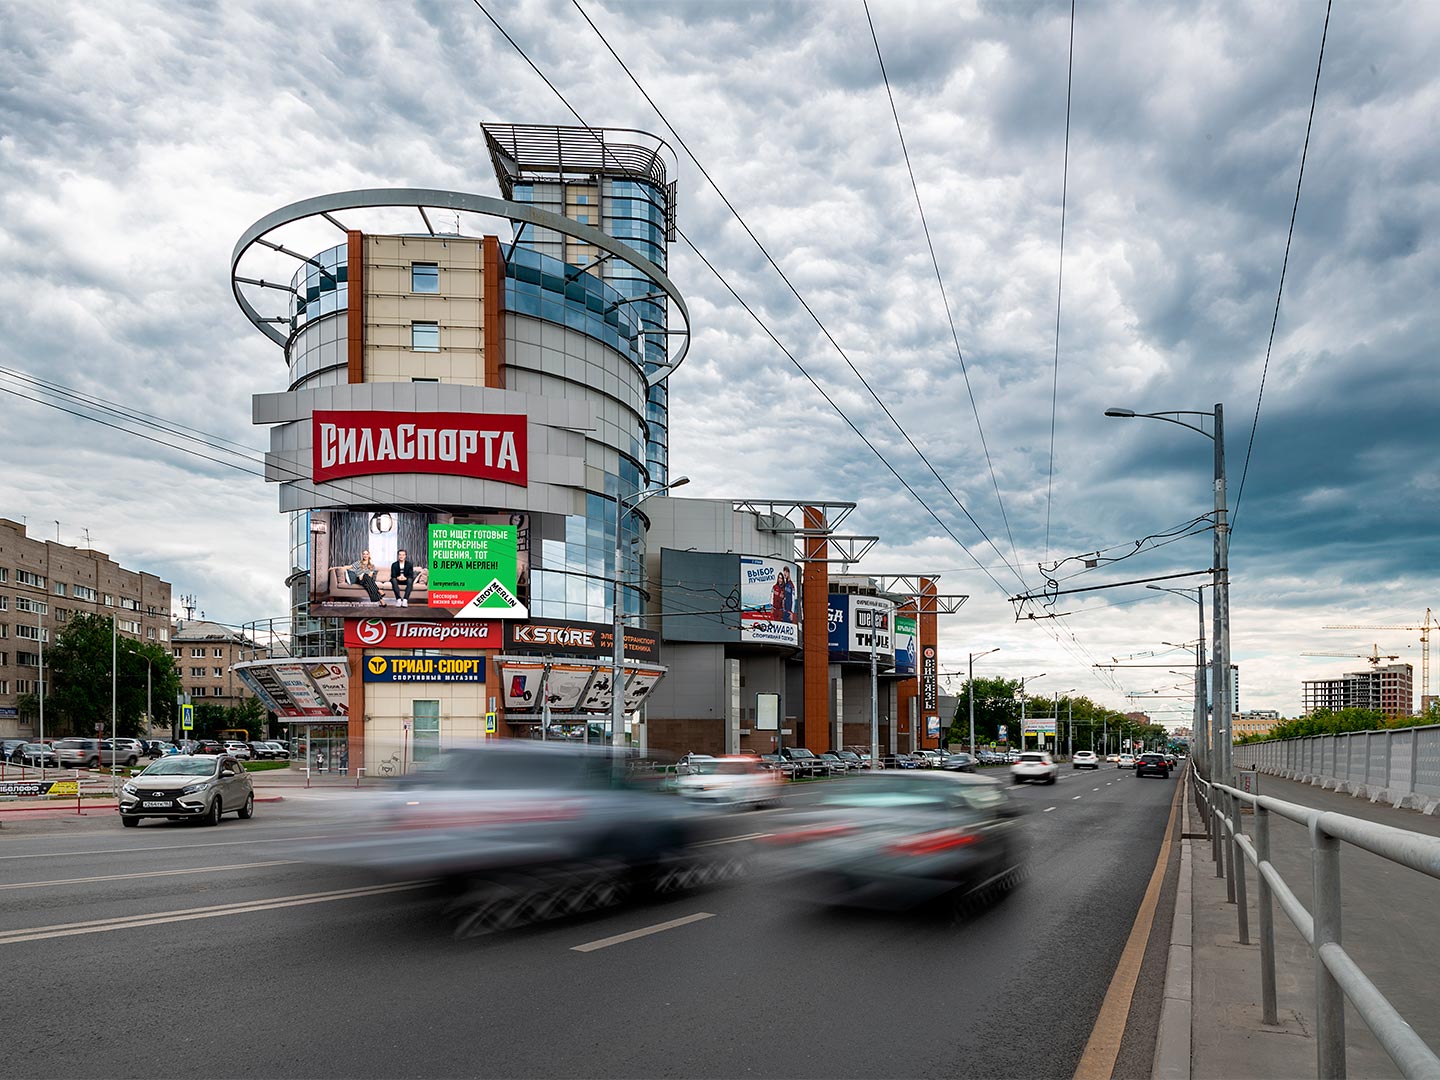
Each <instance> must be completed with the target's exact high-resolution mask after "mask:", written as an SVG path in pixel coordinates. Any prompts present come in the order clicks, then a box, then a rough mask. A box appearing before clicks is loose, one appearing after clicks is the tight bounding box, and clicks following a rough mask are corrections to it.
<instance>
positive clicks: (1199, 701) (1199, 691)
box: [1145, 584, 1210, 769]
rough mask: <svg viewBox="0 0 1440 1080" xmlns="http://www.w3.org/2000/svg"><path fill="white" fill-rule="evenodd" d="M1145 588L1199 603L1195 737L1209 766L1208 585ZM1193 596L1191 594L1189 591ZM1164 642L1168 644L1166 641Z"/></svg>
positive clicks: (1202, 757)
mask: <svg viewBox="0 0 1440 1080" xmlns="http://www.w3.org/2000/svg"><path fill="white" fill-rule="evenodd" d="M1145 587H1146V588H1147V589H1154V590H1155V591H1156V592H1168V593H1174V594H1175V595H1176V596H1183V597H1185V599H1186V600H1193V601H1194V602H1195V603H1196V604H1198V605H1199V615H1200V641H1199V643H1198V644H1197V645H1196V646H1195V726H1194V731H1195V739H1196V741H1197V742H1198V743H1199V744H1200V760H1201V761H1202V762H1204V764H1205V767H1206V768H1207V769H1208V768H1209V767H1210V724H1209V718H1208V713H1209V710H1208V709H1206V708H1205V594H1204V593H1203V592H1202V591H1201V590H1202V589H1205V588H1208V587H1209V585H1208V584H1207V585H1196V586H1194V587H1193V588H1183V589H1169V588H1166V587H1165V586H1163V585H1146V586H1145ZM1192 592H1193V593H1194V594H1195V595H1194V596H1191V595H1190V594H1191V593H1192ZM1165 644H1169V642H1166V643H1165Z"/></svg>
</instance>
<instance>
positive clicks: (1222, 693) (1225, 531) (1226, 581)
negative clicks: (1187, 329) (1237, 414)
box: [1105, 402, 1232, 784]
mask: <svg viewBox="0 0 1440 1080" xmlns="http://www.w3.org/2000/svg"><path fill="white" fill-rule="evenodd" d="M1105 415H1106V416H1113V417H1120V418H1127V419H1128V418H1133V417H1136V416H1143V417H1145V418H1146V419H1150V420H1164V421H1165V422H1166V423H1167V424H1178V425H1179V426H1180V427H1183V428H1189V429H1190V430H1191V431H1198V432H1199V433H1200V434H1201V435H1204V436H1205V437H1206V438H1207V439H1209V440H1210V441H1211V442H1212V443H1214V444H1215V565H1214V567H1213V568H1212V570H1211V575H1212V576H1211V584H1212V585H1213V586H1214V588H1215V604H1214V608H1215V613H1214V620H1213V622H1214V633H1213V635H1212V640H1213V641H1214V648H1213V655H1212V656H1211V658H1210V663H1211V667H1210V687H1211V689H1210V701H1211V706H1212V708H1213V710H1214V724H1213V725H1212V727H1211V734H1212V737H1213V740H1214V751H1215V753H1214V757H1215V762H1214V766H1213V767H1212V769H1211V772H1212V775H1217V774H1218V778H1219V779H1220V780H1221V781H1222V782H1223V783H1227V784H1228V783H1230V782H1231V779H1232V778H1231V775H1230V752H1231V744H1230V573H1229V560H1230V526H1229V524H1228V522H1227V521H1226V513H1227V507H1226V498H1225V407H1224V405H1222V404H1221V403H1219V402H1216V404H1215V409H1214V411H1213V412H1208V413H1207V412H1198V411H1195V410H1187V409H1180V410H1170V411H1167V412H1153V413H1137V412H1136V411H1135V410H1134V409H1106V410H1105ZM1182 416H1198V417H1206V416H1208V417H1210V418H1211V430H1210V431H1206V430H1205V429H1204V428H1203V427H1202V426H1201V423H1203V421H1201V423H1194V424H1192V423H1190V422H1189V421H1186V420H1182V419H1180V418H1181V417H1182ZM1222 736H1223V738H1222Z"/></svg>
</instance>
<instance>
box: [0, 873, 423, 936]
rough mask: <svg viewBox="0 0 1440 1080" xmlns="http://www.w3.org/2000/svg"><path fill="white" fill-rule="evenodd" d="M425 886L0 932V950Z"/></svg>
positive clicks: (368, 888) (281, 898) (406, 884)
mask: <svg viewBox="0 0 1440 1080" xmlns="http://www.w3.org/2000/svg"><path fill="white" fill-rule="evenodd" d="M428 884H429V882H426V881H402V882H399V883H397V884H394V885H369V886H365V887H363V888H359V889H336V890H333V891H331V892H320V893H299V894H296V895H294V896H275V897H270V898H268V899H264V900H245V901H241V902H240V903H236V904H216V905H213V906H211V907H202V908H185V909H182V910H179V911H156V912H151V913H148V914H142V915H123V916H120V917H118V918H112V919H92V920H90V921H89V922H78V923H58V924H56V925H54V926H32V927H27V928H25V929H22V930H3V931H0V946H5V945H18V944H20V943H21V942H25V941H45V940H48V939H50V938H61V937H75V936H77V935H79V934H103V933H106V932H107V931H110V930H134V929H136V928H138V927H142V926H158V925H160V924H162V923H177V922H191V921H193V920H195V919H218V918H220V917H222V916H225V915H249V914H251V913H253V912H257V911H273V910H275V909H277V908H287V907H302V906H305V905H307V904H325V903H329V902H330V901H332V900H353V899H357V898H359V897H363V896H380V895H383V894H385V893H395V892H406V891H408V890H411V889H419V888H423V887H425V886H426V885H428Z"/></svg>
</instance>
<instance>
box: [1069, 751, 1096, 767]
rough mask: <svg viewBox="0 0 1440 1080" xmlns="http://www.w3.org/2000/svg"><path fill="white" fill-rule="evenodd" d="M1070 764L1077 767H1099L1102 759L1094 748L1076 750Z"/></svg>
mask: <svg viewBox="0 0 1440 1080" xmlns="http://www.w3.org/2000/svg"><path fill="white" fill-rule="evenodd" d="M1070 766H1071V768H1075V769H1098V768H1099V767H1100V759H1099V758H1098V757H1097V756H1096V755H1095V751H1094V750H1076V751H1075V756H1074V757H1072V758H1071V759H1070Z"/></svg>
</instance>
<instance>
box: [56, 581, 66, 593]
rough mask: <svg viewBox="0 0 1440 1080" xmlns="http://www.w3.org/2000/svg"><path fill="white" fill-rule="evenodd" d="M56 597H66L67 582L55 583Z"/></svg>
mask: <svg viewBox="0 0 1440 1080" xmlns="http://www.w3.org/2000/svg"><path fill="white" fill-rule="evenodd" d="M55 595H56V596H64V595H65V582H63V581H57V582H55Z"/></svg>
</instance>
